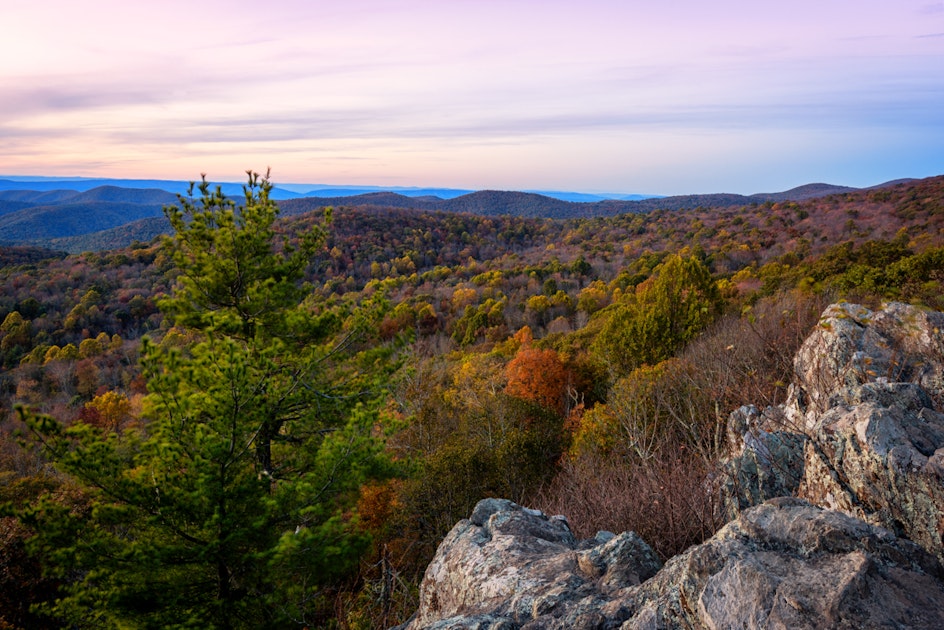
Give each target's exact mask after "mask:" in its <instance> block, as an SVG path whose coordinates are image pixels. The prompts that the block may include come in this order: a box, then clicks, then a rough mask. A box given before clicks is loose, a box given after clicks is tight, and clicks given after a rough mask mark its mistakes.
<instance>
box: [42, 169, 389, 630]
mask: <svg viewBox="0 0 944 630" xmlns="http://www.w3.org/2000/svg"><path fill="white" fill-rule="evenodd" d="M270 189H271V185H270V184H269V181H268V178H267V177H260V176H259V175H257V174H255V173H250V174H249V181H248V184H247V185H246V186H245V199H244V200H243V201H242V203H240V204H236V203H235V202H234V201H233V200H230V199H228V198H226V197H225V196H224V195H223V194H222V193H221V191H220V189H219V188H216V189H215V190H212V189H211V188H210V186H209V184H208V183H207V182H206V181H205V180H204V181H203V182H202V183H201V184H200V185H199V187H198V190H199V197H198V198H197V199H194V198H193V196H192V191H191V196H189V197H181V198H180V204H179V206H175V207H170V208H167V209H166V210H165V212H166V214H167V216H168V218H169V219H170V221H171V223H172V225H173V227H174V230H175V235H174V236H173V237H171V238H168V239H167V241H166V244H165V247H166V250H167V251H168V253H169V255H170V256H171V257H172V259H173V261H174V263H175V266H176V269H177V270H178V272H179V275H178V276H177V284H176V286H175V288H174V290H173V292H172V294H171V295H170V296H168V297H165V298H164V299H162V300H161V301H160V307H161V309H162V310H163V311H164V312H165V314H166V315H167V316H168V318H169V322H170V323H172V324H173V325H174V326H175V328H174V329H173V331H174V334H168V335H166V336H165V338H164V340H163V341H162V342H161V343H153V342H146V343H145V345H144V348H143V370H144V374H145V376H146V379H147V384H148V392H149V393H148V395H147V397H146V399H145V401H144V422H143V423H142V424H141V425H140V426H138V425H132V426H129V427H127V428H125V429H124V430H121V431H107V430H102V429H101V428H99V427H97V426H93V425H92V424H89V423H85V422H77V423H75V424H73V425H71V426H68V427H65V426H63V425H62V424H60V423H59V422H57V421H55V420H53V419H52V418H50V417H45V416H32V417H28V418H27V421H28V424H29V426H30V428H31V429H32V430H33V432H34V433H35V435H36V437H37V438H38V439H39V440H40V442H41V444H42V445H43V447H44V449H45V451H46V453H47V455H48V456H49V457H50V458H51V459H52V460H53V461H54V462H55V463H56V466H57V467H58V468H59V470H60V471H62V472H63V473H65V474H67V475H69V476H70V478H72V479H74V481H75V483H77V484H78V486H79V487H80V488H81V490H82V491H83V494H84V502H83V503H82V504H81V506H80V507H78V508H76V507H69V506H65V505H63V504H62V503H61V502H57V501H54V500H52V499H51V498H47V499H46V500H43V501H41V502H39V503H38V504H36V505H34V506H32V507H30V508H28V509H27V510H25V512H24V519H25V520H26V521H27V522H29V523H31V524H33V525H34V527H35V531H36V532H37V533H38V534H37V536H36V537H35V538H34V539H33V540H32V541H31V544H32V545H33V547H34V549H36V550H38V551H40V552H41V553H43V554H44V555H45V556H46V557H49V558H51V559H53V561H54V567H55V571H57V572H59V574H60V575H62V576H65V575H67V574H68V575H70V576H76V575H78V576H80V577H79V579H77V580H75V581H72V582H71V584H70V585H69V586H68V587H67V592H66V594H65V595H64V597H62V598H61V599H60V600H58V601H57V602H55V603H54V604H52V605H51V610H50V612H52V613H53V614H54V615H56V616H57V617H59V618H61V619H63V620H65V621H67V622H68V623H69V624H72V625H73V626H81V627H84V626H89V627H92V626H94V627H128V626H133V627H162V628H169V627H181V628H184V627H193V628H241V627H242V628H259V627H287V626H290V625H299V626H304V625H311V624H315V623H317V612H318V609H319V605H321V604H323V602H319V597H320V596H321V589H322V588H323V587H325V586H327V585H330V584H333V583H337V581H338V580H339V578H340V577H342V576H343V575H344V574H345V572H346V571H349V570H350V569H351V567H352V566H355V564H356V561H357V558H358V555H359V553H360V552H362V551H363V550H364V549H365V547H366V545H367V543H368V541H367V539H366V537H365V535H364V534H362V533H360V530H358V529H357V528H356V527H354V522H355V519H354V516H353V512H352V511H351V509H350V508H351V506H352V505H353V503H354V502H355V501H356V498H357V490H358V488H359V487H360V484H361V482H362V481H363V480H364V479H366V478H368V477H369V476H371V475H373V474H374V473H378V472H380V471H381V469H382V467H383V462H382V461H381V458H380V451H379V448H378V446H377V443H376V441H375V440H374V439H373V438H372V437H371V430H372V428H373V427H374V426H375V424H376V422H377V410H376V406H375V405H373V404H372V403H371V401H370V398H369V397H365V396H360V397H357V396H353V395H352V396H347V395H345V392H343V391H342V390H341V388H339V386H338V382H337V381H338V378H337V371H336V370H335V367H336V366H338V365H339V362H341V361H342V360H343V357H344V356H345V351H346V350H347V349H350V348H351V347H352V346H351V340H352V336H353V335H354V334H355V333H356V331H355V330H353V329H352V324H350V323H349V322H352V321H358V320H357V318H350V317H344V316H343V314H341V313H338V312H336V310H334V309H329V308H321V307H319V305H317V304H312V303H310V302H309V301H307V300H306V299H305V298H306V293H307V292H306V289H305V287H304V286H303V285H302V283H301V279H302V274H303V272H304V271H305V267H306V266H307V264H308V261H309V260H310V259H311V255H312V252H313V251H314V249H315V248H317V247H319V246H321V244H322V243H323V240H324V234H325V232H324V230H323V229H320V228H319V229H318V230H313V231H311V232H309V233H308V234H306V235H305V236H304V237H302V238H301V239H300V241H299V242H298V243H295V244H293V243H290V242H289V241H288V239H286V238H280V237H279V235H278V234H277V233H276V231H275V228H274V226H273V223H274V221H275V219H276V216H277V214H278V208H277V206H276V205H275V203H274V202H273V201H272V200H271V199H270V197H269V192H270ZM346 322H347V323H346ZM339 338H341V339H343V341H342V342H340V345H339V342H338V341H337V340H338V339H339Z"/></svg>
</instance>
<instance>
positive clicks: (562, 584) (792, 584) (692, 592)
mask: <svg viewBox="0 0 944 630" xmlns="http://www.w3.org/2000/svg"><path fill="white" fill-rule="evenodd" d="M659 567H660V563H659V561H658V559H657V558H656V557H655V554H654V553H653V552H652V550H651V549H650V548H649V547H648V545H646V544H645V542H643V541H642V540H640V539H639V538H638V537H637V536H636V535H635V534H633V533H632V532H628V533H623V534H620V535H618V536H614V535H613V534H608V533H601V534H598V535H597V536H596V537H595V538H593V539H590V540H586V541H579V542H578V541H576V540H575V539H574V537H573V535H572V534H571V533H570V529H569V528H568V527H567V523H566V521H565V520H564V519H563V518H560V517H551V518H548V517H547V516H545V515H544V514H542V513H540V512H537V511H536V510H528V509H526V508H522V507H520V506H517V505H515V504H514V503H511V502H510V501H501V500H496V499H487V500H485V501H482V502H480V503H479V504H478V506H476V508H475V511H474V512H473V514H472V517H471V518H470V519H468V520H463V521H460V522H459V524H458V525H456V526H455V527H454V528H453V530H452V531H451V532H450V533H449V535H448V536H447V537H446V539H445V540H444V541H443V544H442V545H441V546H440V548H439V551H438V552H437V554H436V557H435V558H434V560H433V562H432V563H431V564H430V565H429V567H428V569H427V571H426V576H425V578H424V579H423V583H422V586H421V587H420V607H419V610H418V611H417V613H416V615H415V617H414V618H413V619H412V620H411V621H410V622H408V623H407V624H405V625H404V626H403V628H404V630H419V629H421V628H422V629H427V630H446V629H450V630H452V629H458V628H478V629H481V630H485V629H491V630H499V629H501V630H511V629H516V628H520V629H522V630H529V629H533V630H537V629H562V630H563V629H565V628H567V629H570V628H576V629H580V628H586V629H591V628H593V629H606V628H623V629H639V630H642V629H652V630H656V629H666V630H668V629H682V628H719V629H720V628H764V627H776V628H830V627H831V628H942V627H944V582H942V577H944V574H942V571H941V566H940V564H939V563H938V562H937V560H936V559H935V558H934V557H933V556H932V555H930V554H928V553H927V552H925V551H924V550H923V549H921V548H920V547H919V546H917V545H915V544H914V543H912V542H910V541H906V540H901V539H899V538H897V537H896V536H895V535H894V534H892V533H891V532H889V531H887V530H884V529H882V528H879V527H876V526H874V525H869V524H868V523H865V522H863V521H861V520H859V519H855V518H852V517H850V516H846V515H845V514H842V513H840V512H837V511H834V510H825V509H822V508H818V507H815V506H813V505H810V504H809V503H807V502H806V501H803V500H801V499H794V498H781V499H773V500H771V501H768V502H767V503H764V504H762V505H760V506H757V507H754V508H751V509H749V510H747V511H746V512H744V513H743V514H741V516H739V517H738V518H737V519H735V520H734V521H732V522H731V523H729V524H728V525H726V526H725V527H724V528H722V529H721V530H720V531H719V532H718V533H717V534H716V535H715V536H714V537H712V538H711V539H710V540H708V541H707V542H705V543H704V544H701V545H697V546H695V547H692V548H691V549H689V550H688V551H687V552H685V553H684V554H682V555H680V556H676V557H675V558H672V559H671V560H670V561H669V562H668V563H667V564H666V566H665V567H664V568H662V569H661V570H659Z"/></svg>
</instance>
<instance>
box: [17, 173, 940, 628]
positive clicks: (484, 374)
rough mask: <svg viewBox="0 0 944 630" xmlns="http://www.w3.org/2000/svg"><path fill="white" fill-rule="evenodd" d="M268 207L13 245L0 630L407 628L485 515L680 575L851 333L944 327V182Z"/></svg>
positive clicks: (240, 205) (185, 201)
mask: <svg viewBox="0 0 944 630" xmlns="http://www.w3.org/2000/svg"><path fill="white" fill-rule="evenodd" d="M271 187H272V184H271V183H270V182H269V181H268V179H267V177H264V176H259V175H256V174H250V177H249V180H248V182H247V185H246V187H245V195H244V196H243V197H235V198H231V197H227V196H225V195H223V193H222V192H221V191H220V190H218V189H217V188H215V187H214V186H213V185H212V184H211V183H208V182H203V183H199V182H198V183H197V185H196V186H195V187H194V188H193V190H192V191H191V194H190V195H184V196H182V197H181V198H180V199H179V201H178V203H177V204H169V205H167V206H165V208H164V215H165V220H166V221H168V222H169V225H170V227H171V234H170V235H164V236H155V237H154V238H151V237H150V236H148V237H147V238H146V239H145V238H142V239H140V240H135V241H134V242H133V243H131V244H130V245H122V246H112V247H110V246H107V244H105V245H103V246H101V247H100V248H97V250H96V251H87V252H85V253H81V254H66V253H65V252H61V251H56V250H54V249H46V248H40V247H35V246H27V245H10V246H0V420H2V422H0V629H5V628H59V627H76V628H79V627H83V628H84V627H89V628H93V627H94V628H103V627H105V628H118V627H122V628H125V627H135V628H137V627H141V628H152V627H160V628H172V627H175V628H265V627H272V628H287V627H299V628H304V627H309V628H313V627H333V628H345V629H348V628H351V629H353V628H358V629H360V628H365V629H366V628H375V627H389V626H392V625H395V624H397V623H401V622H403V621H405V619H406V618H407V617H408V616H409V615H410V614H411V613H412V611H413V610H414V609H415V608H416V595H417V588H418V584H419V581H420V579H421V578H422V573H423V571H424V570H425V568H426V565H427V564H428V562H429V560H430V559H431V557H432V555H433V553H434V552H435V549H436V546H437V545H438V544H439V542H440V541H441V539H442V537H443V536H444V535H445V534H446V532H448V531H449V529H450V528H451V527H452V526H453V525H454V524H455V523H456V522H457V521H458V520H460V519H462V518H465V517H467V516H468V515H469V513H470V511H471V509H472V507H473V506H474V505H475V503H476V502H477V501H478V500H479V499H481V498H484V497H502V498H508V499H512V500H514V501H516V502H519V503H521V504H523V505H527V506H531V507H535V508H539V509H542V510H544V511H545V512H548V513H554V514H557V513H560V514H566V516H567V518H568V520H569V522H570V525H571V527H572V528H573V529H574V531H575V533H576V534H577V535H578V536H583V537H588V536H592V535H593V534H594V533H595V532H596V531H597V530H600V529H605V530H610V531H624V530H630V529H632V530H635V531H636V532H638V533H639V534H640V535H641V536H642V537H643V538H644V539H645V540H646V541H648V542H649V543H650V544H651V545H652V546H653V548H654V549H655V550H656V551H657V553H658V554H660V555H661V556H662V558H663V559H665V558H669V557H671V556H673V555H674V554H676V553H678V552H680V551H681V550H684V549H685V548H687V547H688V546H690V545H692V544H695V543H698V542H701V541H703V540H705V539H706V538H708V537H710V536H711V535H712V534H713V533H714V532H715V531H716V530H717V529H718V528H719V527H720V526H721V525H723V524H724V522H725V521H726V517H725V515H724V514H723V506H721V505H719V503H718V498H717V497H716V496H715V493H712V492H710V491H706V484H705V480H706V479H709V478H713V477H714V476H717V475H718V474H720V473H719V469H718V467H717V464H718V461H719V460H720V458H721V457H722V456H723V455H724V448H725V441H724V433H725V426H726V420H727V417H728V415H729V414H730V413H731V412H732V411H733V410H734V409H736V408H738V407H739V406H741V405H743V404H747V403H753V404H755V405H757V406H758V407H761V406H764V405H769V404H774V403H779V402H782V401H783V399H784V398H785V396H786V384H787V382H789V380H790V374H791V371H792V363H791V362H792V357H793V355H794V353H795V351H796V349H797V347H798V346H799V344H800V342H801V341H802V340H803V338H804V337H805V335H806V334H807V333H808V332H809V330H810V329H811V328H812V327H813V326H814V325H815V324H816V322H817V319H818V317H819V314H820V312H821V311H822V309H823V307H824V306H825V305H827V304H828V303H830V302H833V301H836V300H840V299H849V300H853V299H854V300H857V301H860V302H862V303H865V304H877V303H880V302H882V301H886V300H899V301H904V302H910V303H914V304H919V305H922V306H926V307H929V308H935V309H944V177H937V178H930V179H924V180H917V181H908V182H902V183H897V184H892V185H889V186H887V187H884V188H878V189H874V190H859V191H853V192H843V193H836V194H831V195H826V196H822V197H817V198H812V199H805V200H798V201H788V200H784V201H772V200H768V201H765V202H752V203H750V204H748V205H722V206H698V207H694V208H687V209H667V208H658V207H656V206H657V203H656V202H655V201H651V202H650V204H651V205H652V206H653V207H651V208H648V209H646V210H645V211H640V212H629V213H624V214H616V215H613V216H601V217H588V218H574V219H551V218H539V217H521V216H513V215H490V216H483V215H479V214H473V213H471V212H452V211H442V210H429V209H416V208H404V207H389V206H384V205H349V206H346V205H343V204H342V203H337V204H335V205H333V207H329V208H325V207H320V206H319V205H318V204H312V203H311V202H308V201H306V200H304V199H300V200H288V201H282V202H276V201H274V200H272V199H271V198H270V196H269V191H270V190H271ZM312 206H318V207H312Z"/></svg>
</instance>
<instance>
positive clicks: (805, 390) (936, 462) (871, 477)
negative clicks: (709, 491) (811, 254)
mask: <svg viewBox="0 0 944 630" xmlns="http://www.w3.org/2000/svg"><path fill="white" fill-rule="evenodd" d="M942 331H944V314H942V313H936V312H926V311H922V310H920V309H918V308H916V307H913V306H909V305H906V304H897V303H893V304H890V305H888V306H887V307H885V308H884V309H883V310H881V311H875V312H873V311H870V310H868V309H866V308H865V307H862V306H858V305H854V304H836V305H833V306H830V307H829V308H828V309H826V311H825V312H824V314H823V317H822V319H821V320H820V323H819V325H818V326H817V328H816V329H815V330H814V331H813V333H812V334H810V336H809V337H808V338H807V339H806V341H805V342H804V344H803V346H802V347H801V348H800V351H799V352H798V353H797V357H796V360H795V363H794V369H795V372H796V377H795V381H794V383H793V384H792V385H791V390H790V395H789V399H788V401H787V403H786V404H785V405H782V406H780V407H775V408H768V409H765V410H764V411H763V412H758V411H757V410H752V409H750V408H742V409H741V410H738V412H735V413H734V414H732V416H731V418H730V419H729V427H728V429H729V430H728V433H729V438H734V440H735V442H734V444H735V447H736V448H738V449H739V453H738V455H737V456H736V457H734V458H732V459H731V460H730V461H729V462H728V466H727V470H728V473H729V474H728V476H727V478H726V479H725V484H726V492H727V495H728V504H729V506H730V507H731V508H734V507H735V505H736V507H737V508H740V509H743V508H745V507H747V506H749V505H752V504H755V503H756V502H758V501H761V500H764V499H767V498H771V497H774V496H783V495H796V496H799V497H801V498H805V499H807V500H809V501H810V502H812V503H814V504H816V505H821V506H824V507H828V508H832V509H837V510H841V511H843V512H845V513H847V514H850V515H852V516H856V517H858V518H862V519H864V520H866V521H868V522H870V523H873V524H877V525H881V526H882V527H885V528H887V529H890V530H892V531H893V532H895V533H896V534H898V535H901V536H905V537H907V538H909V539H911V540H913V541H915V542H917V543H918V544H920V545H922V546H923V547H924V548H925V549H927V550H928V551H930V552H932V553H934V554H936V555H937V556H938V558H939V559H942V560H944V541H942V535H944V414H942V413H940V412H939V411H937V410H936V408H938V409H939V408H940V401H941V400H942V399H944V332H942ZM738 434H740V438H739V439H738V438H737V436H738Z"/></svg>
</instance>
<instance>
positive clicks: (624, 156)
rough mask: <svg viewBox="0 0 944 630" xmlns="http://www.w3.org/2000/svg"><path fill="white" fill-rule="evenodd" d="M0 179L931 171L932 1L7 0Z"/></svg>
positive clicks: (579, 185) (761, 175) (407, 179)
mask: <svg viewBox="0 0 944 630" xmlns="http://www.w3.org/2000/svg"><path fill="white" fill-rule="evenodd" d="M4 13H5V19H6V20H7V22H8V23H9V24H11V25H13V24H15V25H16V27H15V28H11V29H9V32H8V33H7V35H6V36H5V38H4V39H3V40H2V41H0V58H2V59H3V60H4V61H3V62H2V65H0V90H2V91H3V93H4V98H3V99H2V101H0V115H2V118H0V138H2V142H0V172H2V173H7V174H11V175H35V174H36V173H42V174H43V175H47V176H57V175H58V176H63V177H92V178H117V179H168V180H191V179H194V178H195V177H198V176H199V174H200V173H202V172H206V173H207V174H208V177H209V178H210V179H211V180H213V181H218V182H223V181H239V179H240V177H241V175H242V173H243V171H244V170H245V169H247V168H251V169H255V170H264V169H265V168H266V167H272V169H273V173H272V177H273V180H274V181H275V182H276V183H278V182H286V183H293V182H302V183H304V182H308V181H311V182H329V184H327V185H334V186H363V185H376V186H388V187H394V186H396V187H417V188H455V189H470V190H482V189H505V190H549V191H574V192H583V193H590V194H598V193H601V192H602V193H624V194H634V193H635V194H653V195H674V194H691V193H712V192H730V193H740V194H752V193H758V192H771V191H783V190H788V189H791V188H794V187H796V186H800V185H803V184H809V183H814V182H824V183H829V184H835V185H844V186H853V187H867V186H872V185H876V184H880V183H883V182H886V181H890V180H895V179H899V178H905V177H908V178H912V177H913V178H921V177H928V176H932V175H939V174H942V173H944V151H941V150H940V147H941V146H944V107H941V103H944V64H942V63H941V59H942V58H944V2H940V1H930V2H929V1H927V0H915V1H912V0H903V1H902V2H897V3H888V2H879V1H878V0H868V1H864V2H852V1H851V0H842V1H829V0H826V1H824V0H819V1H817V2H812V1H811V0H800V1H798V2H794V3H791V4H777V5H770V6H768V5H766V4H761V3H751V2H746V1H742V0H723V1H720V2H716V3H711V4H706V3H698V2H693V1H692V0H682V1H680V2H675V3H671V4H665V5H658V6H652V5H650V4H649V3H631V2H617V1H616V0H612V1H600V0H589V1H588V2H585V3H581V4H580V5H579V7H578V6H577V5H575V4H574V3H569V2H562V1H560V0H552V1H546V2H537V1H534V0H529V1H519V2H514V1H509V2H495V1H476V2H471V1H462V0H460V1H456V2H448V3H439V2H430V1H427V0H404V1H401V2H379V1H364V0H352V2H348V3H344V4H343V5H341V4H335V3H331V4H326V3H319V2H314V3H312V2H301V1H297V0H296V1H274V2H272V3H270V4H269V5H267V6H266V8H265V10H261V8H260V5H258V4H257V3H248V2H243V1H225V0H214V1H207V2H203V3H200V5H199V8H198V9H196V10H195V9H194V5H193V4H192V3H184V2H182V1H180V0H168V1H167V2H162V3H160V4H156V3H153V4H152V3H147V4H145V3H119V2H115V1H113V0H106V1H102V2H97V3H95V4H94V5H87V6H86V5H83V4H76V3H69V2H65V1H63V0H50V1H48V2H42V1H40V2H36V1H34V0H30V1H27V0H10V1H9V2H8V3H6V4H5V8H4Z"/></svg>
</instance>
